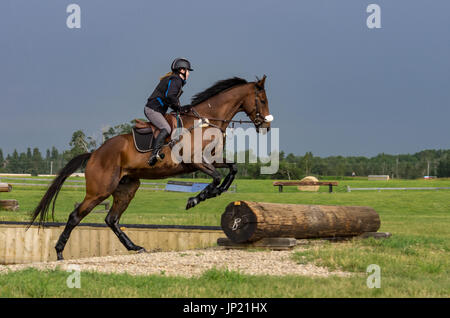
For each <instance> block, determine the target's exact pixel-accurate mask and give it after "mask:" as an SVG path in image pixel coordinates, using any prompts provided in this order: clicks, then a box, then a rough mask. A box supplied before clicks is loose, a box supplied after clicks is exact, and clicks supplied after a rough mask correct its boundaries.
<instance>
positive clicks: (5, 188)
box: [0, 183, 12, 192]
mask: <svg viewBox="0 0 450 318" xmlns="http://www.w3.org/2000/svg"><path fill="white" fill-rule="evenodd" d="M11 191H12V185H10V184H8V183H0V192H11Z"/></svg>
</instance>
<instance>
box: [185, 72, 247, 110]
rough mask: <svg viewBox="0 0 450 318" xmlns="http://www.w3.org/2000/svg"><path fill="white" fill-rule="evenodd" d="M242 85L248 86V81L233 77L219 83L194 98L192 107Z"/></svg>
mask: <svg viewBox="0 0 450 318" xmlns="http://www.w3.org/2000/svg"><path fill="white" fill-rule="evenodd" d="M242 84H247V81H246V80H245V79H242V78H239V77H232V78H229V79H225V80H221V81H218V82H216V83H215V84H214V85H213V86H211V87H210V88H207V89H205V90H204V91H203V92H200V93H198V94H195V95H194V96H192V99H191V105H190V106H195V105H198V104H200V103H202V102H204V101H205V100H207V99H209V98H211V97H213V96H215V95H217V94H219V93H221V92H223V91H225V90H227V89H229V88H232V87H234V86H237V85H242Z"/></svg>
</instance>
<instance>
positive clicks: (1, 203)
mask: <svg viewBox="0 0 450 318" xmlns="http://www.w3.org/2000/svg"><path fill="white" fill-rule="evenodd" d="M0 210H6V211H17V210H19V202H18V201H17V200H0Z"/></svg>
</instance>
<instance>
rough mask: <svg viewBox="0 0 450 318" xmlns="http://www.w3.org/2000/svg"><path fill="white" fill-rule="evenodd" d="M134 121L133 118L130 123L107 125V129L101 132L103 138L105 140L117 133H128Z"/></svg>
mask: <svg viewBox="0 0 450 318" xmlns="http://www.w3.org/2000/svg"><path fill="white" fill-rule="evenodd" d="M135 123H136V121H135V120H132V121H130V123H124V124H120V125H116V126H114V127H109V129H108V130H107V131H105V132H103V139H104V140H105V141H106V140H108V139H111V138H112V137H115V136H118V135H125V134H130V133H131V129H132V127H133V125H134V124H135Z"/></svg>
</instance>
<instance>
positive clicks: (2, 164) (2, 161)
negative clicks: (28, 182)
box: [0, 148, 5, 170]
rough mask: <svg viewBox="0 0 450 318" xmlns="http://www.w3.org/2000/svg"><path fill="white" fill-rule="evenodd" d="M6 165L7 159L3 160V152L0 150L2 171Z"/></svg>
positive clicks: (0, 167)
mask: <svg viewBox="0 0 450 318" xmlns="http://www.w3.org/2000/svg"><path fill="white" fill-rule="evenodd" d="M4 164H5V159H4V158H3V150H2V149H1V148H0V170H1V169H2V168H3V166H4Z"/></svg>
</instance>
